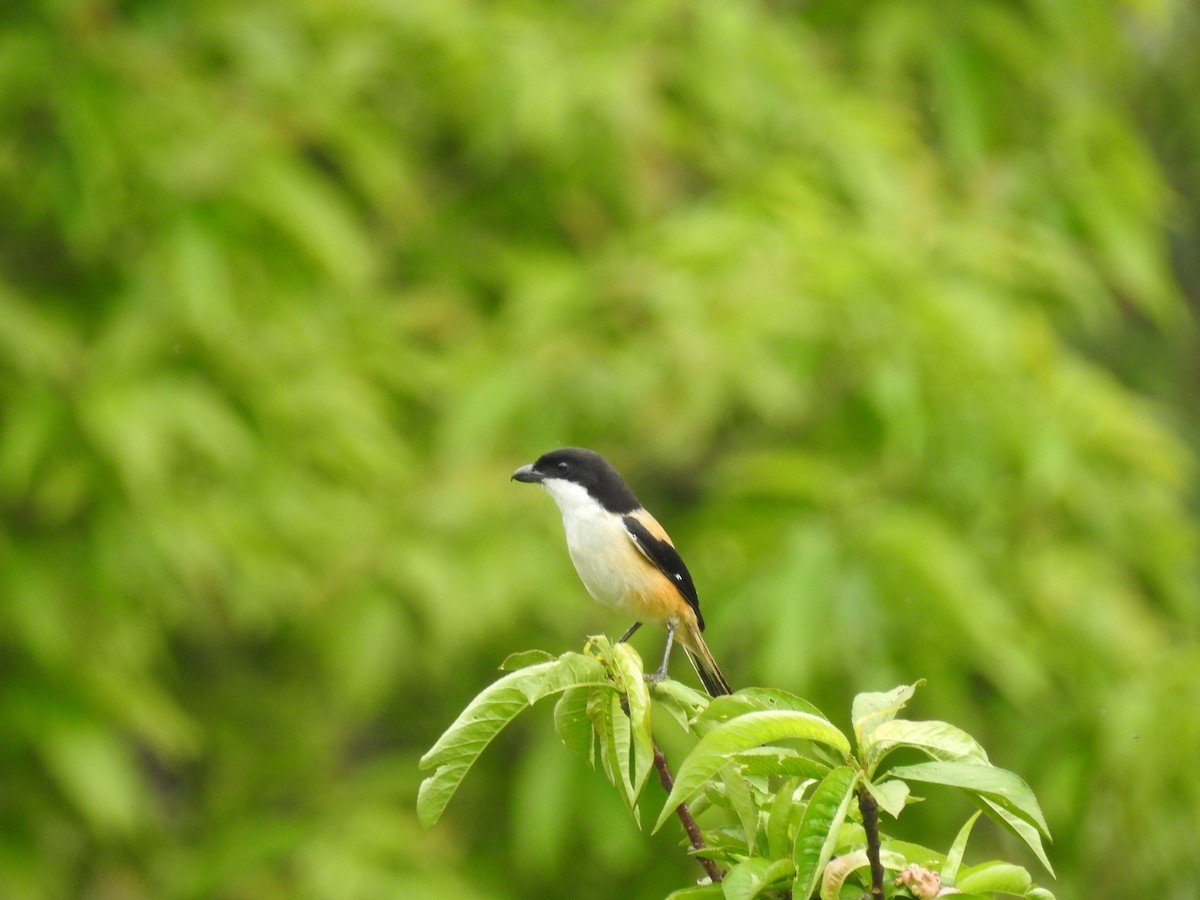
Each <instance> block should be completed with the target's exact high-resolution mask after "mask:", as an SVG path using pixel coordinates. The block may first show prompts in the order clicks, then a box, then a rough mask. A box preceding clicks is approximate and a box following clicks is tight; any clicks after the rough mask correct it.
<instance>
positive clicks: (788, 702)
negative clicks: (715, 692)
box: [701, 687, 826, 723]
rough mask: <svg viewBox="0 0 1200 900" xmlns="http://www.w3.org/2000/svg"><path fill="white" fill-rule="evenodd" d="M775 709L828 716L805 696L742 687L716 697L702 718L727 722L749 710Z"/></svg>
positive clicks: (715, 721)
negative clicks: (732, 692) (735, 691)
mask: <svg viewBox="0 0 1200 900" xmlns="http://www.w3.org/2000/svg"><path fill="white" fill-rule="evenodd" d="M774 709H790V710H792V711H794V712H806V713H809V714H811V715H814V716H817V717H818V718H821V719H825V718H826V716H825V714H824V713H822V712H821V711H820V710H819V709H817V708H816V707H815V706H814V705H813V704H811V703H809V702H808V701H807V700H805V699H804V698H803V697H798V696H797V695H795V694H791V693H788V692H787V691H780V690H776V689H775V688H753V687H752V688H742V689H741V690H740V691H738V692H737V693H735V694H727V695H725V696H724V697H714V698H713V699H712V701H711V702H710V703H709V704H708V707H707V709H705V710H704V713H703V715H702V717H701V718H702V719H703V720H704V721H706V722H709V721H711V722H714V723H719V722H727V721H729V720H730V719H733V718H736V717H737V716H742V715H745V714H746V713H748V712H763V711H769V710H774Z"/></svg>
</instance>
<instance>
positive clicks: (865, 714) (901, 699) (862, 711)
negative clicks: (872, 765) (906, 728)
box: [850, 681, 925, 755]
mask: <svg viewBox="0 0 1200 900" xmlns="http://www.w3.org/2000/svg"><path fill="white" fill-rule="evenodd" d="M924 683H925V682H924V681H916V682H914V683H912V684H902V685H900V686H899V687H895V688H892V689H891V690H890V691H883V692H881V693H875V692H867V693H862V694H858V695H857V696H856V697H855V698H854V702H853V703H852V704H851V706H850V719H851V721H852V722H853V723H854V739H855V741H857V743H858V747H859V752H860V753H863V754H864V755H865V747H866V741H867V739H868V738H869V737H870V736H871V732H873V731H874V730H875V729H876V728H878V727H879V726H880V725H882V724H883V723H884V722H890V721H891V720H892V719H894V718H895V717H896V716H897V715H898V714H899V712H900V710H902V709H904V707H905V705H906V704H907V703H908V701H909V700H911V699H912V696H913V694H914V693H916V690H917V688H918V687H920V686H921V685H922V684H924Z"/></svg>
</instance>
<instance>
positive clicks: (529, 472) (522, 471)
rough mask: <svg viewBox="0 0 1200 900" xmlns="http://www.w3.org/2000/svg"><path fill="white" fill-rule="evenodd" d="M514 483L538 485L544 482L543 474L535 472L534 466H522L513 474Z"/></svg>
mask: <svg viewBox="0 0 1200 900" xmlns="http://www.w3.org/2000/svg"><path fill="white" fill-rule="evenodd" d="M512 480H513V481H524V482H527V483H529V484H538V483H540V482H541V481H542V480H543V476H542V473H541V472H537V471H535V470H534V468H533V466H532V465H528V466H521V468H519V469H517V471H515V472H513V473H512Z"/></svg>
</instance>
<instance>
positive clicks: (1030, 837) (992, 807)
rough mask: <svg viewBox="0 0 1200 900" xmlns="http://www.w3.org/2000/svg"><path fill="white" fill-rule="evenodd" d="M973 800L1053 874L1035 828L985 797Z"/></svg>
mask: <svg viewBox="0 0 1200 900" xmlns="http://www.w3.org/2000/svg"><path fill="white" fill-rule="evenodd" d="M974 800H975V802H976V803H978V804H980V806H982V807H983V811H984V812H986V813H987V814H988V815H989V816H990V817H991V818H992V819H993V820H994V821H996V822H998V823H999V824H1000V826H1001V827H1002V828H1004V830H1005V831H1008V832H1010V833H1011V834H1013V835H1015V836H1016V837H1018V838H1020V839H1021V840H1022V841H1023V842H1024V843H1025V846H1027V847H1028V848H1029V849H1030V850H1032V851H1033V855H1034V856H1036V857H1037V858H1038V862H1040V863H1041V864H1042V865H1043V866H1045V867H1046V871H1047V872H1049V873H1050V874H1051V875H1053V874H1054V867H1053V866H1051V865H1050V859H1049V857H1047V856H1046V851H1045V848H1043V847H1042V836H1041V834H1039V833H1038V830H1037V829H1036V828H1034V827H1033V826H1032V825H1030V824H1029V823H1028V822H1026V821H1025V820H1024V819H1022V818H1021V817H1020V816H1017V815H1015V814H1014V813H1011V812H1009V811H1008V810H1007V809H1005V808H1004V807H1003V806H1001V805H1000V804H998V803H994V802H993V801H991V800H989V799H988V798H987V797H984V796H982V795H978V794H977V795H975V796H974Z"/></svg>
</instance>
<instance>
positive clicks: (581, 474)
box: [512, 447, 642, 514]
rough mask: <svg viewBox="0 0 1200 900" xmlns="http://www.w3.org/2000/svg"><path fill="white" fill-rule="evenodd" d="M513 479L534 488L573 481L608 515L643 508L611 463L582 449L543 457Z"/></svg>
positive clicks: (543, 455) (546, 454) (523, 469)
mask: <svg viewBox="0 0 1200 900" xmlns="http://www.w3.org/2000/svg"><path fill="white" fill-rule="evenodd" d="M512 477H513V479H514V480H516V481H525V482H529V483H532V484H542V483H544V482H547V481H550V480H552V479H559V480H561V481H570V482H572V483H574V484H578V485H580V486H581V487H583V488H585V489H586V490H587V492H588V493H589V494H591V495H592V496H593V497H594V498H595V499H596V501H597V502H598V503H599V504H600V505H601V506H603V507H604V508H605V509H606V510H608V511H609V512H614V513H621V514H624V513H629V512H633V511H634V510H635V509H638V508H639V507H640V506H641V505H642V504H641V503H639V502H638V498H637V497H636V496H634V493H633V491H632V490H630V489H629V485H627V484H626V483H625V479H623V478H622V477H621V475H620V473H619V472H617V470H616V469H615V468H613V464H612V463H610V462H609V461H608V460H607V459H605V458H604V457H603V456H601V455H600V454H599V453H596V452H594V451H592V450H584V449H583V448H582V447H564V448H562V449H561V450H551V451H550V452H549V453H543V454H542V455H541V456H539V457H538V460H537V462H535V463H533V464H532V465H528V466H521V468H519V469H517V471H515V472H513V475H512Z"/></svg>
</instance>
